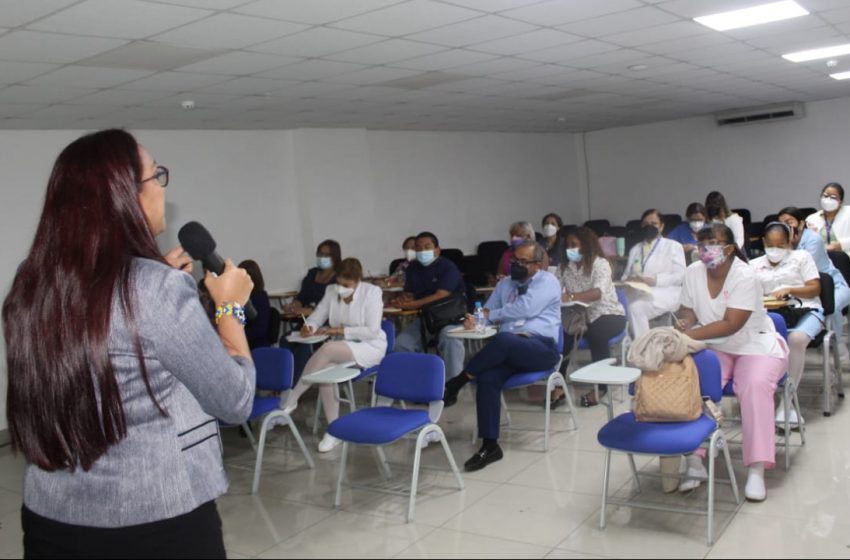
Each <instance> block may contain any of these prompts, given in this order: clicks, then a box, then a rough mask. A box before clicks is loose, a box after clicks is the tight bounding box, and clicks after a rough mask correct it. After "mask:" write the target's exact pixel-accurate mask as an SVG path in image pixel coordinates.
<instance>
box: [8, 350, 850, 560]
mask: <svg viewBox="0 0 850 560" xmlns="http://www.w3.org/2000/svg"><path fill="white" fill-rule="evenodd" d="M809 358H810V370H811V371H810V372H809V374H808V376H807V379H806V380H804V383H803V390H804V393H808V396H804V406H805V407H806V411H807V414H806V418H807V420H808V424H807V425H808V437H809V439H808V443H807V445H806V446H805V448H803V449H796V450H793V455H792V459H793V460H792V466H791V470H790V472H785V471H783V470H782V469H780V468H778V469H776V470H774V471H771V472H769V474H768V499H767V501H766V502H764V503H761V504H750V503H745V504H744V505H743V506H740V507H738V506H736V504H735V503H734V500H733V499H732V494H731V491H730V490H728V487H726V488H724V487H721V486H718V494H717V501H718V502H717V503H718V506H717V507H718V510H719V511H718V538H717V542H716V544H715V545H714V546H713V547H708V546H706V542H705V518H704V517H699V516H686V515H680V514H670V513H656V512H653V511H646V510H631V509H628V508H612V509H610V510H609V519H608V527H607V529H606V530H605V531H601V530H600V529H599V527H598V523H599V506H600V495H601V487H602V468H603V458H604V455H603V453H602V451H601V449H600V447H599V445H598V444H597V442H596V431H597V429H598V428H599V427H601V426H602V425H603V423H604V421H605V411H604V409H602V408H600V407H597V408H596V409H584V410H580V411H579V413H578V419H579V423H580V425H581V429H580V430H578V431H572V430H570V429H569V428H570V426H571V425H570V422H569V420H568V417H567V416H566V415H560V414H559V415H557V416H556V419H555V421H554V426H555V429H557V430H559V431H558V433H557V434H556V435H554V436H553V438H552V444H551V449H550V451H549V452H548V453H543V452H542V434H540V433H531V432H519V431H517V432H511V433H506V434H504V437H503V440H502V444H503V448H504V450H505V459H504V460H503V461H501V462H499V463H495V464H493V465H490V466H489V467H488V468H486V469H484V470H483V471H480V472H477V473H471V474H465V475H464V482H465V485H466V489H465V490H464V491H457V490H456V487H455V486H454V479H453V477H452V476H451V474H450V473H449V472H448V467H447V463H446V461H445V456H444V455H443V454H442V450H441V448H440V446H439V445H431V446H430V447H428V448H427V449H426V450H425V451H424V453H423V463H424V465H426V466H427V467H430V468H429V469H427V470H424V471H423V474H422V477H421V479H420V495H419V500H418V502H417V508H416V518H415V522H414V523H411V524H406V523H405V522H404V515H405V512H406V508H407V500H406V499H405V498H404V497H400V496H394V495H387V494H381V493H376V492H372V491H366V490H346V491H345V493H344V499H343V504H342V507H341V508H340V509H339V510H335V509H334V508H333V507H332V503H333V492H334V485H335V481H336V475H337V466H338V458H339V450H336V451H334V452H332V453H330V454H328V455H322V456H319V455H318V454H317V453H314V457H315V458H316V468H315V469H314V470H310V469H308V468H307V467H306V465H305V463H304V461H303V458H302V456H301V455H300V454H299V453H298V452H297V450H296V449H295V448H294V447H293V441H292V438H291V437H290V436H289V435H288V432H287V430H286V429H285V428H277V429H276V430H275V431H274V432H273V436H272V437H271V445H273V446H275V447H276V448H275V449H272V450H270V451H268V452H267V454H266V461H265V467H264V471H263V478H262V482H261V486H260V492H259V494H258V495H256V496H252V495H251V493H250V485H251V477H252V470H253V460H254V454H253V452H252V451H251V448H250V446H249V445H248V443H247V441H246V440H245V439H244V438H241V437H240V436H239V434H238V432H237V431H235V430H227V431H225V433H224V442H225V463H226V465H227V470H228V472H229V473H230V476H231V481H232V484H231V488H230V492H229V493H228V494H227V495H226V496H224V497H222V498H221V499H220V500H219V501H218V507H219V511H220V512H221V516H222V518H223V521H224V532H225V546H226V548H227V550H228V553H229V555H230V557H231V558H251V557H257V558H279V557H286V558H290V557H291V558H312V557H352V558H354V557H371V558H440V557H475V558H481V557H488V556H495V557H517V558H525V557H528V558H604V557H611V558H617V557H653V558H661V557H681V558H726V557H729V558H732V557H734V558H738V557H747V556H758V557H799V558H802V557H823V558H828V557H844V558H846V557H847V556H848V555H850V437H848V433H850V406H848V405H847V403H840V402H838V401H836V402H837V408H836V411H835V413H834V415H833V416H832V417H831V418H824V417H823V416H821V414H820V409H819V406H820V401H819V400H817V398H816V394H815V393H816V392H817V390H818V379H817V376H816V374H817V365H816V364H817V363H818V357H817V354H816V353H814V352H812V354H811V356H810V357H809ZM807 386H808V390H807ZM364 389H365V387H364ZM311 396H312V395H311V394H308V395H307V396H306V397H305V398H304V400H303V401H302V402H303V403H304V404H303V407H302V409H299V411H298V412H297V413H296V419H297V420H298V423H299V425H300V427H301V430H302V433H304V434H305V435H306V437H307V441H308V445H309V446H310V448H311V449H315V445H316V438H315V437H313V436H312V433H311V432H312V430H311V429H310V428H309V427H308V426H311V425H312V414H311V413H312V410H313V409H312V406H311V405H312V402H313V399H312V398H310V397H311ZM364 397H365V395H364ZM541 398H542V393H541V392H540V391H535V390H532V391H530V392H529V393H528V394H522V393H521V392H516V394H515V395H512V396H511V398H510V399H509V402H510V403H511V407H512V409H513V410H512V414H513V422H514V425H515V426H517V427H535V428H536V427H540V426H542V420H543V416H542V411H541V408H540V406H539V401H540V399H541ZM627 404H628V401H626V402H625V403H618V408H620V409H625V407H626V406H627ZM473 422H474V406H473V403H472V400H471V395H470V394H468V393H465V394H463V395H462V398H461V401H460V402H459V403H458V405H457V406H455V407H454V408H451V409H449V410H448V411H447V413H446V414H445V415H444V417H443V419H442V421H441V425H442V427H443V428H444V430H445V431H446V433H447V435H448V439H449V443H450V444H451V447H452V451H453V453H454V456H455V458H456V460H457V461H458V463H459V464H462V463H463V462H464V461H465V460H466V459H467V458H468V457H469V456H470V455H471V454H472V453H473V452H474V451H475V450H476V448H475V446H473V445H472V442H471V429H472V426H473ZM412 454H413V444H412V442H401V443H399V444H396V445H395V446H393V447H391V448H388V456H389V459H390V462H391V463H392V464H393V469H394V474H393V479H392V480H391V481H390V482H382V483H381V484H383V486H384V487H389V486H392V487H396V488H404V487H405V485H406V483H407V482H408V481H409V478H410V474H409V465H410V464H411V460H412ZM732 454H733V459H734V461H735V464H736V471H737V472H736V475H737V479H738V480H739V482H743V479H744V476H745V473H744V469H743V466H742V465H741V454H740V448H739V447H737V446H732ZM638 468H640V469H641V470H644V471H647V472H655V471H657V468H658V467H657V459H651V458H643V459H642V460H640V461H639V463H638ZM22 471H23V465H22V462H21V461H20V460H19V459H16V458H14V457H12V456H11V455H10V454H9V452H8V449H6V450H0V558H18V557H20V556H21V554H22V549H21V531H20V521H19V516H20V513H19V512H20V506H21V495H20V492H21V474H22ZM718 472H719V473H721V474H724V469H722V468H721V469H720V471H718ZM349 478H350V480H351V481H353V482H355V483H368V482H375V483H380V482H379V481H381V480H382V479H381V478H380V477H379V475H378V471H377V469H376V463H375V460H374V456H373V455H372V453H371V452H370V451H369V450H368V449H362V448H359V449H356V451H355V452H354V453H353V456H352V461H351V463H350V465H349ZM614 491H617V492H618V494H619V495H621V496H626V495H630V494H631V493H632V491H633V489H632V482H631V477H630V473H629V469H628V464H627V461H626V459H625V457H623V456H616V455H615V459H614V463H613V467H612V492H614ZM705 496H706V493H705V491H704V490H700V491H697V492H696V493H694V494H692V495H689V496H681V495H678V494H674V495H664V494H662V493H661V492H660V484H659V483H658V482H655V481H651V480H650V481H647V482H646V483H645V484H644V487H643V496H642V497H643V499H646V500H651V501H657V502H659V503H666V504H680V505H686V506H697V507H698V506H699V505H702V504H704V500H705Z"/></svg>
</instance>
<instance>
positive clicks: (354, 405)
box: [346, 380, 357, 412]
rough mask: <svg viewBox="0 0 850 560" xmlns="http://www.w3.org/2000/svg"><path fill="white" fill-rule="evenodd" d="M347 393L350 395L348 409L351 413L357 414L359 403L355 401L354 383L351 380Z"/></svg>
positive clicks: (347, 386)
mask: <svg viewBox="0 0 850 560" xmlns="http://www.w3.org/2000/svg"><path fill="white" fill-rule="evenodd" d="M346 392H347V393H348V407H349V410H350V411H351V412H355V411H356V410H357V401H356V400H355V399H354V383H352V382H351V380H349V381H348V383H347V385H346Z"/></svg>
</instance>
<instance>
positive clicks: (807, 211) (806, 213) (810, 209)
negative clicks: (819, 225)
mask: <svg viewBox="0 0 850 560" xmlns="http://www.w3.org/2000/svg"><path fill="white" fill-rule="evenodd" d="M817 211H818V209H817V208H813V207H811V206H809V207H807V208H800V212H801V213H802V214H803V216H805V217H806V218H808V217H809V216H811V215H812V214H815V213H817Z"/></svg>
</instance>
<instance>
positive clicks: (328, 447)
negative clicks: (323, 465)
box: [319, 434, 342, 453]
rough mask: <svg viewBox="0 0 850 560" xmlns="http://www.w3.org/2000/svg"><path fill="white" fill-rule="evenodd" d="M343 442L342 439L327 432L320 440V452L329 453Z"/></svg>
mask: <svg viewBox="0 0 850 560" xmlns="http://www.w3.org/2000/svg"><path fill="white" fill-rule="evenodd" d="M340 443H342V440H341V439H337V438H335V437H333V436H332V435H330V434H325V437H323V438H322V441H320V442H319V453H328V452H330V451H333V450H334V449H336V446H337V445H339V444H340Z"/></svg>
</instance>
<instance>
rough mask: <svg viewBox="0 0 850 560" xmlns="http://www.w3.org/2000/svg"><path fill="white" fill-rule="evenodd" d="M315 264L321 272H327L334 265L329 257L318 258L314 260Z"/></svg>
mask: <svg viewBox="0 0 850 560" xmlns="http://www.w3.org/2000/svg"><path fill="white" fill-rule="evenodd" d="M316 264H318V265H319V268H321V269H322V270H328V269H329V268H331V267H332V266H333V265H334V261H333V259H331V258H330V257H318V258H317V259H316Z"/></svg>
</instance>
